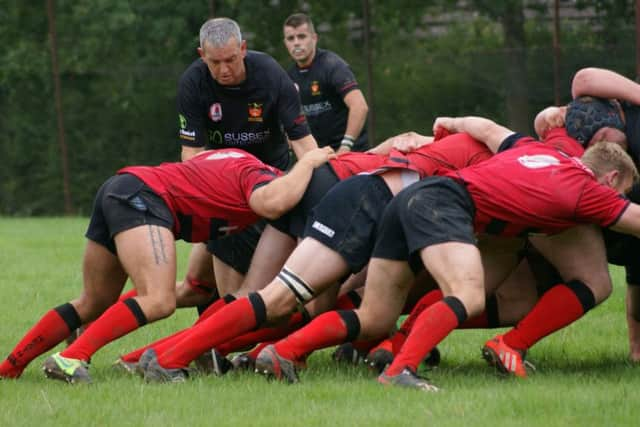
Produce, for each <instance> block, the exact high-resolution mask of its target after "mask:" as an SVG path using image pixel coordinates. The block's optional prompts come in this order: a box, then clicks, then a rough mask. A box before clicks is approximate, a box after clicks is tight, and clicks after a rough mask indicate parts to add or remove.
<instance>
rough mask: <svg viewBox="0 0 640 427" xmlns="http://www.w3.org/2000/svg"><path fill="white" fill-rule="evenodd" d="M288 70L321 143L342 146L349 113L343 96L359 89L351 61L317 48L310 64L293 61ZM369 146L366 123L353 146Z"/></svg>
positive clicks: (359, 148)
mask: <svg viewBox="0 0 640 427" xmlns="http://www.w3.org/2000/svg"><path fill="white" fill-rule="evenodd" d="M287 72H288V73H289V76H290V77H291V79H292V80H293V81H294V82H295V83H296V85H297V86H298V90H299V92H300V99H301V100H302V108H303V111H304V114H305V115H306V116H307V121H308V122H309V126H310V127H311V133H312V134H313V136H314V138H315V139H316V141H317V142H318V146H320V147H324V146H327V145H330V146H331V147H333V148H334V149H335V150H337V149H338V148H340V142H341V141H342V137H343V136H344V132H345V130H346V128H347V118H348V115H349V109H348V108H347V106H346V104H345V103H344V101H343V98H344V97H345V95H346V94H347V93H349V92H350V91H352V90H354V89H357V88H358V82H357V81H356V78H355V76H354V75H353V72H352V71H351V68H350V67H349V64H347V63H346V62H345V61H344V60H343V59H342V58H340V57H339V56H338V55H336V54H335V53H333V52H330V51H328V50H324V49H318V50H317V51H316V55H315V57H314V58H313V62H312V63H311V65H310V66H309V67H305V68H300V67H298V66H297V65H296V64H294V65H293V66H292V67H291V68H289V70H287ZM353 136H357V135H353ZM367 148H368V147H367V135H366V125H365V127H363V129H362V133H361V134H360V136H359V137H358V138H357V139H356V142H355V144H354V147H353V149H354V150H355V151H363V150H366V149H367Z"/></svg>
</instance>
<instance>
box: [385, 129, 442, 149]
mask: <svg viewBox="0 0 640 427" xmlns="http://www.w3.org/2000/svg"><path fill="white" fill-rule="evenodd" d="M387 141H389V142H391V146H392V147H393V148H395V149H396V150H398V151H401V152H403V153H409V152H411V151H415V150H417V149H418V148H420V147H422V146H423V145H426V144H431V143H432V142H433V138H432V137H430V136H424V135H420V134H419V133H416V132H405V133H401V134H400V135H396V136H393V137H391V138H389V139H388V140H387Z"/></svg>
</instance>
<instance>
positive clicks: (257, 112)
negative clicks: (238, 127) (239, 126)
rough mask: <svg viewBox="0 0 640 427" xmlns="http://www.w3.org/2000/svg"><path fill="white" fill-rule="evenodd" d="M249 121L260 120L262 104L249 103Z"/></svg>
mask: <svg viewBox="0 0 640 427" xmlns="http://www.w3.org/2000/svg"><path fill="white" fill-rule="evenodd" d="M249 121H250V122H262V104H260V103H258V102H250V103H249Z"/></svg>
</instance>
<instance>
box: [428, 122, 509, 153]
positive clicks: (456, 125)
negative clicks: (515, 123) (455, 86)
mask: <svg viewBox="0 0 640 427" xmlns="http://www.w3.org/2000/svg"><path fill="white" fill-rule="evenodd" d="M440 128H444V129H446V130H447V131H449V132H451V133H457V132H464V133H468V134H469V135H470V136H471V137H472V138H473V139H475V140H478V141H480V142H483V143H485V144H486V145H487V147H489V149H490V150H491V151H492V152H494V153H497V152H498V149H499V148H500V144H502V142H503V141H504V140H505V139H506V138H507V137H508V136H510V135H512V134H513V133H514V132H513V131H512V130H511V129H509V128H506V127H504V126H502V125H499V124H497V123H496V122H494V121H492V120H489V119H485V118H484V117H474V116H467V117H438V118H437V119H436V121H435V123H434V124H433V134H434V135H437V134H438V132H441V130H439V129H440Z"/></svg>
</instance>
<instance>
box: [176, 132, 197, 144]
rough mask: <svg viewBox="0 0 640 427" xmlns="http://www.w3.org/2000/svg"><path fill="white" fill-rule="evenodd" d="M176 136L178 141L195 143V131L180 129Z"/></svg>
mask: <svg viewBox="0 0 640 427" xmlns="http://www.w3.org/2000/svg"><path fill="white" fill-rule="evenodd" d="M178 136H179V137H180V139H184V140H186V141H195V140H196V131H194V130H186V129H180V131H179V132H178Z"/></svg>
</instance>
